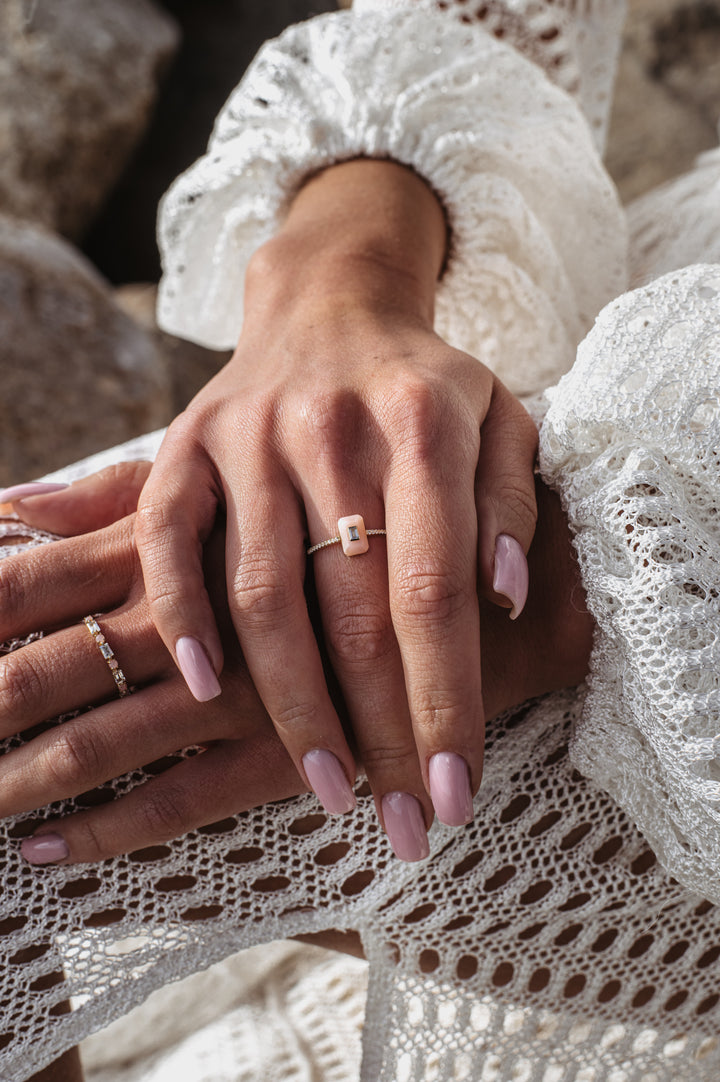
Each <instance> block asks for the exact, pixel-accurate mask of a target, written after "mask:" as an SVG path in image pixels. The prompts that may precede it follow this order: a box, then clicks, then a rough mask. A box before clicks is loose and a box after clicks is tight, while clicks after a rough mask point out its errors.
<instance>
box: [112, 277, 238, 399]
mask: <svg viewBox="0 0 720 1082" xmlns="http://www.w3.org/2000/svg"><path fill="white" fill-rule="evenodd" d="M115 300H116V301H117V304H118V305H119V306H120V308H122V310H123V312H125V313H126V314H127V315H129V316H130V317H131V318H132V319H134V320H135V322H136V323H138V324H139V325H140V326H141V327H143V328H144V329H145V330H146V331H148V332H149V333H150V334H151V336H152V338H153V341H154V342H155V345H156V346H157V349H158V352H159V353H160V355H161V356H162V358H163V361H164V363H165V368H166V369H167V372H168V376H169V379H170V384H171V387H172V399H173V411H174V413H176V414H177V413H180V412H181V411H182V410H184V409H185V407H186V406H187V404H188V402H189V401H190V399H191V398H194V397H195V395H196V394H197V392H198V391H199V390H200V388H201V387H204V386H205V384H206V383H207V382H208V380H210V379H212V377H213V376H214V375H215V374H216V372H219V371H220V369H221V368H222V367H223V365H224V364H226V363H227V362H228V361H229V360H230V357H231V356H232V354H231V351H230V350H227V351H217V352H216V351H215V350H212V349H205V348H204V346H198V345H196V343H195V342H188V341H187V339H186V338H176V337H175V336H174V335H172V334H166V333H165V331H161V330H160V328H159V327H158V325H157V322H156V320H155V308H156V304H157V286H156V285H153V284H151V283H133V284H131V285H124V286H120V287H119V288H118V289H116V290H115Z"/></svg>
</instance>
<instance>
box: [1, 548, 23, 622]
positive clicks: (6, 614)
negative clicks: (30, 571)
mask: <svg viewBox="0 0 720 1082" xmlns="http://www.w3.org/2000/svg"><path fill="white" fill-rule="evenodd" d="M24 597H25V590H24V587H23V577H22V572H21V570H20V566H19V565H18V562H17V561H15V560H13V559H12V558H10V559H8V560H3V561H2V562H1V563H0V613H2V619H3V622H4V623H6V624H8V625H11V624H12V622H13V618H14V617H15V614H16V613H18V612H22V609H23V602H24Z"/></svg>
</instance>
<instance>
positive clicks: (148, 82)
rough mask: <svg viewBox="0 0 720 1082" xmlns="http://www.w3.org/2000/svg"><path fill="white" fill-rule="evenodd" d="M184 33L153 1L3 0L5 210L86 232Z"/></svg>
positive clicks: (1, 178)
mask: <svg viewBox="0 0 720 1082" xmlns="http://www.w3.org/2000/svg"><path fill="white" fill-rule="evenodd" d="M177 37H178V35H177V30H176V26H175V23H174V21H173V20H172V18H171V17H170V16H169V15H168V14H166V13H165V12H162V11H160V9H159V8H156V7H155V6H154V4H153V3H152V2H151V0H60V2H58V0H2V2H1V3H0V211H2V212H4V213H6V214H12V215H15V216H18V217H23V218H27V219H31V220H33V221H36V222H39V223H41V224H43V225H46V226H49V227H50V228H53V229H56V230H57V231H58V232H60V233H63V234H65V235H66V236H70V237H77V236H79V235H80V234H81V233H82V231H83V230H84V228H85V227H86V226H87V225H88V223H89V221H90V220H91V219H92V217H93V215H94V214H95V213H96V211H97V210H98V208H99V206H100V204H101V203H102V201H103V199H104V197H105V196H106V195H107V193H108V191H109V189H110V188H111V186H112V185H113V183H114V182H115V180H116V179H117V178H118V176H119V174H120V172H121V170H122V168H123V167H124V165H125V163H126V162H127V160H128V156H129V154H130V152H131V150H132V149H133V147H134V146H135V144H136V143H137V141H138V139H139V138H140V136H141V135H142V133H143V132H144V130H145V128H146V126H147V123H148V119H149V116H150V113H151V110H152V106H153V103H154V100H155V94H156V89H157V84H158V78H159V75H160V72H161V70H162V69H163V67H164V66H165V64H166V63H167V61H168V60H169V58H170V56H171V55H172V53H173V51H174V49H175V46H176V44H177Z"/></svg>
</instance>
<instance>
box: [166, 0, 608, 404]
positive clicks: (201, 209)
mask: <svg viewBox="0 0 720 1082" xmlns="http://www.w3.org/2000/svg"><path fill="white" fill-rule="evenodd" d="M360 156H364V157H375V158H385V157H387V158H392V159H394V160H396V161H398V162H401V163H404V164H407V165H409V166H411V167H412V168H413V169H414V170H415V171H416V172H417V173H418V174H420V175H421V176H422V177H424V178H425V179H426V180H427V182H428V183H429V184H430V186H431V187H432V188H433V190H434V191H435V192H436V193H437V194H438V196H439V197H440V199H441V200H442V201H443V202H444V205H445V209H446V212H447V215H448V219H449V222H450V226H451V231H452V251H451V255H450V260H449V266H448V269H447V272H446V274H445V276H444V278H443V280H442V282H441V283H440V285H439V290H438V297H437V316H436V329H437V330H438V332H439V333H440V334H441V335H442V336H443V337H444V338H445V339H446V340H447V341H448V342H450V343H451V344H453V345H455V346H457V347H459V348H463V349H465V350H467V351H468V352H470V353H473V354H475V355H479V356H481V358H482V360H483V361H484V362H485V363H487V364H489V365H490V367H492V368H494V370H495V371H497V372H498V374H499V375H500V376H501V378H503V379H504V380H505V381H506V382H507V383H508V385H509V386H510V387H511V389H514V390H516V391H518V392H521V391H525V392H527V391H532V390H535V389H538V388H540V387H543V386H546V385H547V383H548V382H549V381H550V380H554V379H556V378H557V377H558V375H559V374H560V373H561V372H563V371H565V370H566V369H567V368H568V367H569V366H570V364H571V363H572V360H573V357H574V351H575V346H576V344H577V341H578V340H579V339H580V338H581V336H582V334H583V333H584V332H585V331H586V330H587V328H588V326H589V323H590V322H591V320H592V318H593V316H594V314H595V313H596V312H597V311H598V310H599V308H600V307H601V306H602V304H604V303H606V302H607V301H608V300H609V299H610V298H611V297H612V296H615V295H616V294H617V293H618V292H619V291H620V290H622V288H623V287H624V284H625V274H626V269H625V263H626V260H625V248H626V244H625V228H624V217H623V214H622V211H621V208H620V206H619V204H618V200H617V197H616V193H615V190H614V188H613V185H612V183H611V182H610V180H609V178H608V176H607V174H606V173H605V171H604V169H603V167H602V164H601V162H600V160H599V157H598V155H597V152H596V150H595V148H594V145H593V141H592V137H591V135H590V133H589V130H588V127H587V124H586V122H585V120H584V118H583V116H582V113H581V111H580V109H579V107H578V106H577V104H576V102H575V101H574V100H573V99H572V98H571V97H570V96H569V95H568V94H567V93H565V92H564V91H563V90H561V89H559V88H558V87H555V86H553V85H552V84H551V82H550V81H549V80H548V78H547V77H546V75H545V74H544V73H543V72H542V71H541V70H540V69H539V68H537V67H536V66H535V65H534V64H533V63H532V62H530V61H529V60H527V59H526V58H525V57H523V56H521V55H520V54H519V53H518V52H517V51H516V50H515V49H513V48H512V47H510V46H508V45H505V44H503V43H502V42H499V41H497V40H495V39H494V38H492V37H491V36H490V35H489V34H487V33H485V32H484V31H483V29H482V28H481V27H480V26H479V25H467V26H466V25H463V24H462V23H460V22H458V21H457V20H455V19H452V18H448V17H447V16H443V15H442V14H441V13H439V12H438V13H433V12H431V11H428V10H427V9H420V10H418V11H407V10H397V11H393V10H390V11H386V12H382V13H381V12H373V13H368V14H366V15H357V14H353V12H338V13H333V14H331V15H327V16H320V17H318V18H316V19H312V20H310V21H308V22H306V23H303V24H300V25H298V26H293V27H290V28H289V29H288V30H287V31H286V32H285V33H284V34H283V35H282V36H281V37H280V38H278V39H277V40H275V41H271V42H268V43H267V44H266V45H265V46H264V47H263V49H262V50H261V51H260V53H259V54H258V56H257V58H256V59H255V61H254V62H253V64H252V65H251V67H250V69H249V70H248V72H247V74H246V75H245V77H244V79H243V80H242V82H241V83H240V85H239V86H238V87H237V89H236V90H235V91H234V92H233V94H232V95H231V97H230V99H229V101H228V102H227V104H226V105H225V107H224V109H223V110H222V112H221V113H220V116H219V117H218V120H217V122H216V126H215V130H214V132H213V136H212V139H211V141H210V145H209V148H208V152H207V154H206V155H205V156H204V157H203V158H201V159H200V160H199V161H198V162H196V163H195V165H193V166H192V168H191V169H189V170H188V171H187V172H186V173H185V174H184V175H183V176H181V177H180V178H179V179H178V180H177V181H176V182H175V184H174V185H173V187H172V188H171V189H170V191H169V192H168V194H167V195H166V197H165V199H164V201H163V204H162V208H161V214H160V225H159V240H160V246H161V251H162V256H163V265H164V277H163V281H162V284H161V291H160V300H159V319H160V322H161V324H162V326H163V327H164V328H165V329H166V330H168V331H171V332H173V333H175V334H180V335H183V336H184V337H187V338H191V339H193V340H196V341H199V342H202V343H204V344H205V345H208V346H212V347H214V348H228V347H232V346H233V345H234V344H235V343H236V341H237V338H238V335H239V333H240V329H241V326H242V297H243V279H244V273H245V268H246V266H247V263H248V260H249V258H250V256H251V255H252V253H253V252H254V251H255V250H256V249H257V248H258V247H259V246H260V245H261V244H262V243H263V242H265V241H266V240H268V239H269V238H270V237H271V236H272V235H273V234H274V233H275V232H276V231H277V230H278V228H279V227H280V226H281V225H282V222H283V220H284V218H285V216H286V213H287V210H288V207H289V205H290V203H291V201H292V199H293V197H294V195H295V194H296V193H297V191H298V189H299V188H300V187H301V185H302V183H303V182H304V180H305V179H306V178H307V177H308V176H310V175H312V174H313V173H314V172H316V171H317V170H319V169H322V168H324V167H326V166H329V165H332V164H333V163H335V162H339V161H344V160H348V159H351V158H355V157H360Z"/></svg>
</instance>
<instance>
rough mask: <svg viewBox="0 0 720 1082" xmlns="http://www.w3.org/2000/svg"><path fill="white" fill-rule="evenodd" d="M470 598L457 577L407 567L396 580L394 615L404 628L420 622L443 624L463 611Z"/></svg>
mask: <svg viewBox="0 0 720 1082" xmlns="http://www.w3.org/2000/svg"><path fill="white" fill-rule="evenodd" d="M468 599H469V593H468V591H467V589H466V588H465V587H464V586H463V585H462V583H461V581H460V578H459V576H458V575H456V574H453V573H451V572H446V571H437V570H429V569H427V568H421V567H408V568H406V569H405V571H404V572H401V573H399V574H398V575H397V576H396V577H395V583H394V589H393V601H392V608H393V616H394V618H396V619H398V620H400V621H401V622H402V623H403V624H404V625H407V624H409V623H414V622H416V621H418V620H423V621H426V622H427V621H431V622H432V623H435V624H444V623H446V622H448V621H451V620H453V619H454V617H456V616H457V615H458V614H459V613H460V612H461V611H462V609H463V608H464V607H465V605H466V604H467V602H468Z"/></svg>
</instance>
